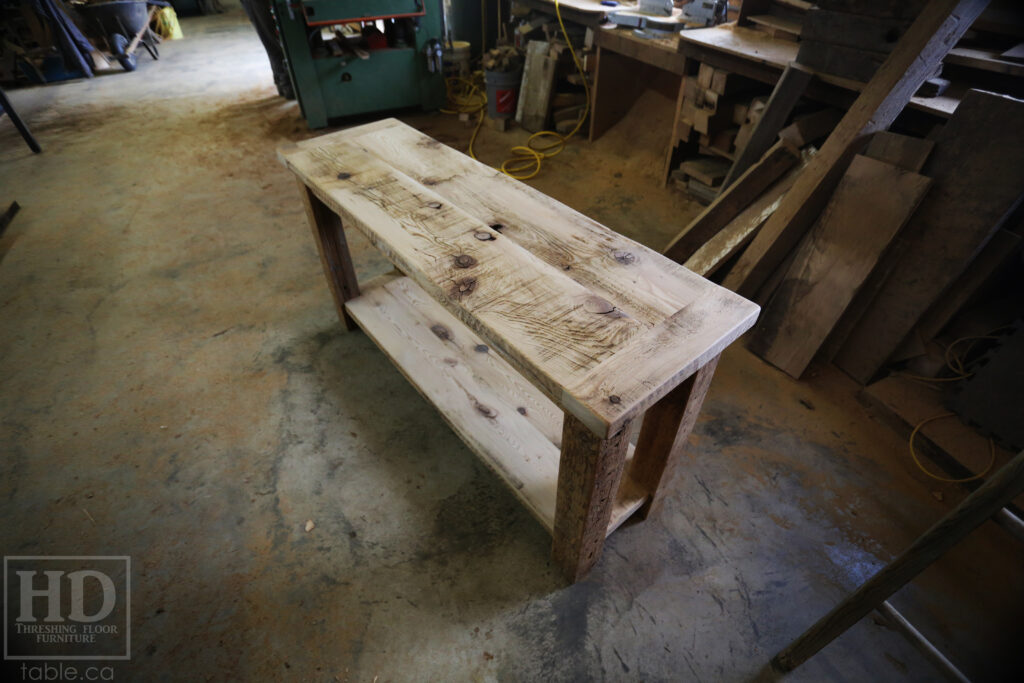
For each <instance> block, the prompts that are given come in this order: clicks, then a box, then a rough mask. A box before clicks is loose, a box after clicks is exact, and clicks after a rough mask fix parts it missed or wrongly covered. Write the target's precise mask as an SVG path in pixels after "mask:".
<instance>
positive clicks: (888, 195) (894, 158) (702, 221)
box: [666, 0, 1024, 384]
mask: <svg viewBox="0 0 1024 683" xmlns="http://www.w3.org/2000/svg"><path fill="white" fill-rule="evenodd" d="M983 4H984V3H977V2H967V1H964V0H961V1H960V2H957V1H956V0H938V1H937V2H934V3H932V4H931V5H929V6H928V8H926V9H925V10H923V11H922V13H921V15H920V16H919V18H918V20H917V21H916V22H915V23H914V24H913V25H912V26H911V27H910V28H908V29H907V32H906V33H905V34H904V36H905V37H904V39H903V40H901V41H900V43H899V45H898V46H897V47H896V48H895V49H894V50H893V52H892V54H891V55H890V59H889V60H888V61H887V62H886V63H885V65H884V66H883V68H882V69H880V70H879V71H878V73H877V74H876V75H875V77H874V78H873V79H872V80H871V82H870V83H868V85H867V86H866V87H865V88H864V90H863V92H862V93H861V95H860V97H859V98H858V100H857V101H856V102H855V103H854V105H853V106H852V107H851V108H850V110H849V111H848V112H847V113H846V114H845V115H844V116H843V117H842V119H841V120H840V121H839V122H838V124H836V125H835V128H834V130H833V131H832V133H831V134H830V135H829V136H828V138H827V139H826V141H825V143H824V144H823V145H822V147H821V149H820V150H819V151H818V152H817V153H815V154H812V153H811V148H806V149H804V151H803V153H802V155H800V154H798V153H797V151H796V147H797V142H798V141H799V140H798V138H797V137H795V136H798V127H797V128H794V126H796V124H791V126H789V127H787V129H786V132H785V133H784V134H783V133H780V135H779V137H780V138H781V139H779V140H778V141H777V142H776V143H775V144H774V146H772V147H771V148H770V149H769V150H768V151H767V152H766V153H765V154H764V155H763V156H761V157H760V159H758V160H756V161H755V162H754V163H753V164H752V165H751V166H750V167H749V168H748V169H747V170H746V171H745V172H743V173H742V174H741V175H739V176H738V177H737V178H736V180H735V181H734V182H732V183H731V184H728V183H727V184H728V187H727V188H726V189H725V190H724V191H723V192H722V193H721V194H719V195H718V197H716V199H715V200H714V202H712V204H711V205H710V206H708V207H707V209H706V210H705V211H704V212H702V213H701V214H700V215H699V216H698V217H697V218H696V219H695V220H694V221H693V222H692V223H691V224H690V225H689V226H687V228H686V229H685V230H683V232H682V233H680V235H679V236H677V238H676V239H675V240H673V242H672V243H671V244H670V245H669V247H668V248H667V249H666V254H667V255H669V256H670V257H671V258H674V259H675V260H677V261H679V262H681V263H684V265H686V266H687V267H689V268H691V269H693V270H695V271H696V272H699V273H701V274H703V275H706V276H716V277H718V278H720V279H721V282H722V284H723V285H725V286H726V287H728V288H730V289H733V290H734V291H737V292H739V293H741V294H744V295H745V296H748V297H753V298H756V299H757V300H758V301H759V302H762V303H764V304H765V310H764V313H763V315H762V317H761V320H760V321H759V324H758V326H757V328H756V330H755V332H754V333H753V335H752V338H751V340H750V345H751V348H752V349H753V350H754V351H755V352H757V353H758V354H759V355H761V356H762V357H764V358H765V359H766V360H768V361H769V362H771V363H773V364H774V365H776V366H778V367H779V368H781V369H783V370H785V371H786V372H787V373H789V374H791V375H792V376H794V377H800V376H801V375H802V374H803V373H804V372H805V370H806V369H807V367H808V365H809V364H810V362H811V361H812V359H814V358H816V357H817V358H822V359H824V360H833V361H834V362H835V363H836V364H837V365H838V366H839V367H841V368H842V369H843V370H845V371H846V372H847V373H848V374H850V375H851V376H853V377H854V378H855V379H857V380H859V381H860V382H862V383H865V384H866V383H868V382H870V381H871V380H872V379H874V378H875V377H877V376H878V374H879V371H880V370H882V369H883V368H884V367H885V365H886V363H887V362H889V361H890V359H892V358H893V357H894V354H897V351H899V350H901V348H903V350H904V351H905V346H906V344H907V343H908V340H911V339H917V340H921V339H923V340H925V341H927V340H928V339H932V338H935V336H936V335H937V334H938V333H939V332H940V330H941V328H942V327H943V326H944V325H945V323H946V322H948V321H949V319H950V318H951V316H952V315H953V313H955V312H956V308H957V306H958V305H960V304H962V303H963V302H964V301H965V300H966V296H967V295H965V292H968V291H973V290H976V289H977V288H978V286H979V283H980V282H983V281H984V279H985V276H984V274H985V273H986V272H989V273H990V272H991V271H992V269H993V268H994V266H993V265H992V264H993V263H996V264H997V263H1001V262H1002V260H1003V259H1004V258H1006V256H1007V254H995V255H993V254H991V253H990V252H991V249H992V247H990V246H989V245H990V244H992V245H998V244H1014V245H1017V244H1019V242H1020V240H1019V239H1010V240H1001V239H999V238H998V237H997V236H998V235H1001V234H1002V233H1003V232H1012V233H1014V235H1013V236H1014V237H1018V238H1019V235H1020V227H1019V225H1014V226H1011V227H1004V223H1005V222H1006V219H1007V217H1008V216H1010V215H1011V214H1012V213H1013V211H1014V210H1015V207H1017V206H1018V205H1019V204H1020V202H1021V199H1022V197H1024V128H1022V127H1021V125H1020V122H1021V121H1024V101H1022V100H1018V99H1015V98H1013V97H1010V96H1006V95H999V94H994V93H989V92H983V91H979V90H971V91H968V92H967V93H966V95H965V96H964V97H963V99H962V102H961V104H960V105H959V108H958V109H957V110H956V112H955V113H954V115H953V116H952V118H951V119H950V120H949V121H948V122H946V123H945V124H944V125H942V126H939V127H937V128H936V129H935V131H934V133H933V134H932V135H929V136H928V139H924V138H920V137H912V136H907V135H897V134H895V133H893V132H889V131H887V130H886V129H887V128H888V127H889V126H890V125H891V124H892V122H893V121H894V120H895V119H896V116H897V115H898V114H899V113H900V111H901V110H902V108H903V107H904V106H905V104H906V102H907V101H908V100H909V98H910V97H911V96H912V95H913V93H914V92H915V91H916V90H917V88H918V87H919V86H920V84H921V82H923V81H924V79H925V78H926V77H927V76H928V75H930V74H931V73H932V72H933V71H934V68H935V66H936V64H939V63H941V60H942V58H943V57H944V56H945V54H946V52H947V51H948V50H949V49H950V48H951V47H952V46H953V45H954V44H955V43H956V41H957V40H958V39H959V37H960V35H961V34H962V33H963V32H964V31H966V30H967V28H968V27H969V26H970V24H971V22H972V21H973V20H974V18H975V17H976V16H977V13H978V12H980V5H983ZM777 90H778V88H777ZM774 96H775V95H774V94H773V97H774ZM769 108H770V107H769ZM821 116H824V114H822V115H821ZM803 142H806V140H805V141H803ZM993 237H996V240H994V241H993ZM982 255H986V257H985V258H984V259H983V258H982ZM979 270H980V271H981V272H980V273H979ZM899 355H905V354H904V353H902V352H901V354H899Z"/></svg>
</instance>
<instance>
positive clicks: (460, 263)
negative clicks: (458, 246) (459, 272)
mask: <svg viewBox="0 0 1024 683" xmlns="http://www.w3.org/2000/svg"><path fill="white" fill-rule="evenodd" d="M475 265H476V259H475V258H473V257H472V256H470V255H469V254H459V255H458V256H456V257H455V267H456V268H472V267H473V266H475Z"/></svg>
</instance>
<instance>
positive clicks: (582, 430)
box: [551, 415, 629, 583]
mask: <svg viewBox="0 0 1024 683" xmlns="http://www.w3.org/2000/svg"><path fill="white" fill-rule="evenodd" d="M627 427H628V424H625V425H623V427H622V429H621V430H620V431H618V432H617V433H615V434H612V435H611V436H610V437H609V438H607V439H603V438H600V437H597V436H595V435H594V433H593V432H592V431H591V430H590V429H589V428H588V427H587V426H586V425H584V424H583V423H582V422H580V421H579V420H577V419H576V418H575V417H573V416H572V415H566V416H565V424H564V426H563V428H562V454H561V460H560V462H559V466H558V496H557V501H556V504H555V525H554V529H553V530H552V536H553V537H554V540H553V543H552V546H551V556H552V559H553V560H554V562H555V564H556V565H557V566H558V567H559V568H560V569H561V570H562V574H563V575H564V576H565V578H566V579H568V580H569V581H570V582H572V583H574V582H576V581H578V580H579V579H581V578H583V577H584V576H585V575H586V574H587V572H589V571H590V569H591V567H593V566H594V563H596V562H597V560H598V558H600V556H601V549H602V547H603V546H604V539H605V537H606V535H607V529H608V525H609V523H610V521H611V515H612V501H613V499H614V497H615V491H616V490H618V487H619V480H620V478H621V477H622V474H623V469H624V467H625V463H626V447H627V446H628V445H629V430H628V429H627Z"/></svg>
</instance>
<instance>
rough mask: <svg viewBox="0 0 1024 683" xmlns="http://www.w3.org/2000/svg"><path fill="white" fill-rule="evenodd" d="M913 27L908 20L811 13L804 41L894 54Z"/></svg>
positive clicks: (807, 20) (820, 11) (805, 28)
mask: <svg viewBox="0 0 1024 683" xmlns="http://www.w3.org/2000/svg"><path fill="white" fill-rule="evenodd" d="M909 26H910V21H909V20H906V19H883V18H880V17H872V16H867V15H863V14H850V13H849V12H833V11H830V10H824V9H818V10H811V11H810V12H808V13H807V16H806V17H805V18H804V30H803V34H802V37H803V39H804V40H815V41H820V42H823V43H829V44H832V45H844V46H846V47H854V48H857V49H859V50H869V51H872V52H892V51H893V48H895V47H896V43H898V42H899V40H900V38H902V37H903V34H904V33H906V31H907V28H909Z"/></svg>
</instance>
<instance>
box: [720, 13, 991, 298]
mask: <svg viewBox="0 0 1024 683" xmlns="http://www.w3.org/2000/svg"><path fill="white" fill-rule="evenodd" d="M987 4H988V0H933V2H931V3H929V4H928V5H927V7H925V9H924V10H922V12H921V14H920V15H919V16H918V18H917V20H915V21H914V23H913V24H911V26H910V28H909V29H908V30H907V32H906V33H905V34H904V36H903V38H902V39H901V40H900V42H899V44H898V45H897V46H896V48H895V49H894V50H893V51H892V53H891V54H890V55H889V58H888V59H887V60H886V61H885V63H884V64H883V65H882V68H880V69H879V70H878V72H877V73H876V74H875V76H874V78H873V79H872V80H871V82H870V83H868V85H867V86H866V87H865V88H864V90H863V91H862V92H861V93H860V96H859V97H858V98H857V100H856V101H855V102H854V103H853V106H851V107H850V109H849V111H848V112H847V113H846V116H844V117H843V119H842V121H840V122H839V124H838V125H837V126H836V129H835V130H834V131H832V135H830V136H829V138H828V140H826V141H825V144H824V145H823V146H822V148H821V151H820V152H819V153H818V154H817V155H815V157H814V158H813V159H811V161H810V163H809V164H808V165H807V168H806V169H805V171H804V172H803V173H802V174H801V176H800V178H799V179H798V180H797V182H796V184H795V185H794V186H793V189H792V190H790V191H789V193H787V195H786V198H785V200H784V201H783V203H782V206H780V207H779V210H778V211H776V212H775V213H774V214H773V215H772V217H771V218H769V219H768V222H767V223H766V224H765V226H764V228H762V229H761V231H760V232H759V233H758V235H757V237H755V238H754V241H753V242H752V243H751V244H750V246H749V247H747V250H746V251H745V252H744V253H743V255H742V256H741V257H740V261H739V262H738V263H737V264H736V266H735V267H734V268H733V269H732V271H730V273H729V275H728V276H727V278H726V280H725V282H724V283H723V284H725V286H727V287H729V288H730V289H733V290H734V291H738V292H742V293H748V294H749V293H751V292H756V291H757V290H758V289H759V288H760V287H761V285H762V284H764V282H765V281H766V280H767V279H768V277H769V276H770V275H771V273H772V271H774V270H775V269H776V268H777V267H778V266H779V264H780V263H781V262H782V260H783V259H784V258H785V257H786V255H787V254H788V253H789V252H790V251H792V249H793V247H794V246H796V244H797V242H799V240H800V238H801V237H802V236H803V235H804V233H805V232H807V229H808V228H809V227H810V226H811V224H812V223H813V222H814V220H815V218H816V217H817V216H818V214H819V213H820V212H821V210H822V208H824V205H825V203H826V202H827V201H828V197H829V195H830V194H831V192H832V190H833V189H834V188H835V186H836V183H837V182H838V181H839V179H840V178H841V177H842V175H843V173H844V171H845V170H846V166H847V165H848V163H849V161H850V159H852V158H853V155H854V154H856V153H857V152H858V151H860V148H861V146H862V145H863V144H864V142H865V136H867V135H869V134H871V133H874V132H877V131H879V130H885V129H886V128H888V127H889V125H890V124H891V123H892V122H893V121H894V120H895V118H896V117H897V116H898V115H899V113H900V112H901V111H902V110H903V107H904V106H906V104H907V102H909V101H910V98H911V97H912V96H913V95H914V93H915V92H916V91H917V89H918V88H919V87H921V84H922V83H924V81H925V80H926V79H928V78H930V77H931V76H932V75H933V74H934V72H935V68H936V67H937V66H938V65H939V63H940V62H941V61H942V58H943V57H944V56H945V55H946V53H947V52H948V51H949V49H950V48H951V47H953V45H955V44H956V42H957V41H958V40H959V39H960V37H961V36H962V35H963V34H964V32H966V31H967V29H968V28H969V27H970V25H971V23H972V22H973V21H974V19H975V18H977V16H978V15H979V14H981V11H982V10H983V9H985V6H986V5H987Z"/></svg>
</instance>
